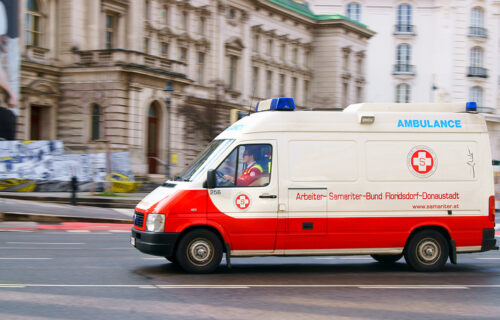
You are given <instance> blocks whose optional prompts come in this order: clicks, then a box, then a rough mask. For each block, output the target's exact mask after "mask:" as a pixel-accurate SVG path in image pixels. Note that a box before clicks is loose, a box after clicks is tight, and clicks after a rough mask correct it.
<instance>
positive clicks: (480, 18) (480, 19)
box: [470, 7, 484, 28]
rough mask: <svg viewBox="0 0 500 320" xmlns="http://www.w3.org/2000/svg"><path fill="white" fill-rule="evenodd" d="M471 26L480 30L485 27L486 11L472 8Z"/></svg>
mask: <svg viewBox="0 0 500 320" xmlns="http://www.w3.org/2000/svg"><path fill="white" fill-rule="evenodd" d="M470 26H471V27H478V28H482V27H483V26H484V10H483V9H482V8H479V7H475V8H472V10H471V13H470Z"/></svg>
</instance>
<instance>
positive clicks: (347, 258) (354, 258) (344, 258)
mask: <svg viewBox="0 0 500 320" xmlns="http://www.w3.org/2000/svg"><path fill="white" fill-rule="evenodd" d="M339 259H341V260H373V258H371V257H341V258H339ZM374 261H375V260H374Z"/></svg>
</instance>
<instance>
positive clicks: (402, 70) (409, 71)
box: [392, 63, 415, 75]
mask: <svg viewBox="0 0 500 320" xmlns="http://www.w3.org/2000/svg"><path fill="white" fill-rule="evenodd" d="M392 74H396V75H415V66H413V65H410V64H401V63H398V64H395V65H394V72H393V73H392Z"/></svg>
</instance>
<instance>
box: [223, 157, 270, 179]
mask: <svg viewBox="0 0 500 320" xmlns="http://www.w3.org/2000/svg"><path fill="white" fill-rule="evenodd" d="M256 154H257V151H256V150H255V149H253V148H245V151H243V161H242V162H243V163H244V164H246V168H245V170H243V172H242V173H241V176H240V177H239V178H238V181H237V185H238V186H249V185H251V184H252V182H254V181H255V180H257V179H259V178H260V177H262V175H263V174H264V170H263V169H262V167H261V166H260V165H259V164H258V163H257V162H255V157H256ZM222 178H224V179H225V180H230V181H231V182H233V183H234V177H232V176H230V175H228V174H225V175H224V176H223V177H222Z"/></svg>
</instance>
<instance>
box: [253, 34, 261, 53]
mask: <svg viewBox="0 0 500 320" xmlns="http://www.w3.org/2000/svg"><path fill="white" fill-rule="evenodd" d="M259 41H260V37H259V35H258V34H256V35H254V36H253V43H252V49H253V52H255V53H259Z"/></svg>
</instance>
